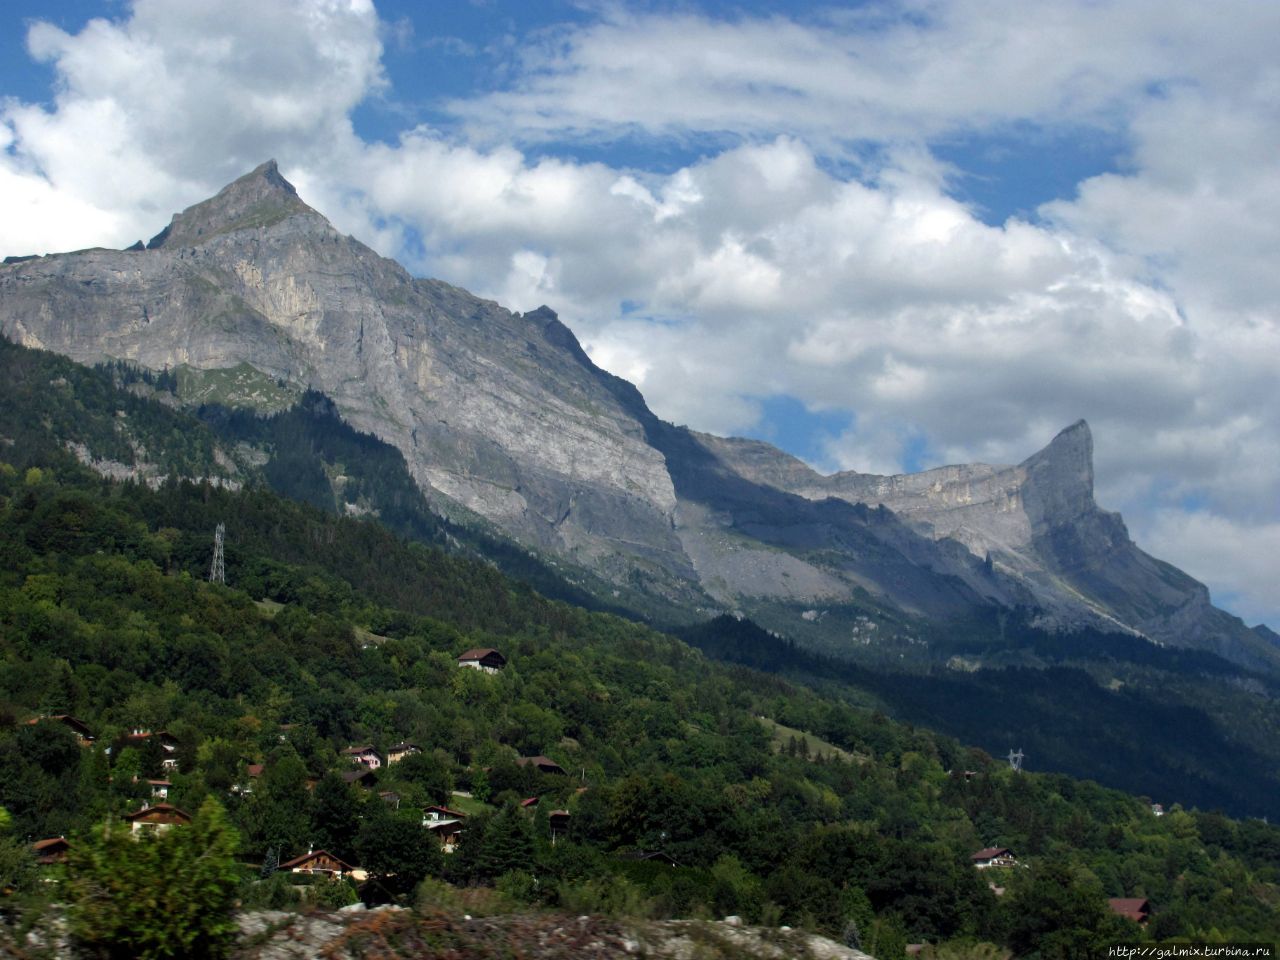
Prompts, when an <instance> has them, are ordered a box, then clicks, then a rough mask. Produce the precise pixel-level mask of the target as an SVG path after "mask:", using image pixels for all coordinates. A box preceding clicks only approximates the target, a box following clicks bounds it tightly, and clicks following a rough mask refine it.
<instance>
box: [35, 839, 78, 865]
mask: <svg viewBox="0 0 1280 960" xmlns="http://www.w3.org/2000/svg"><path fill="white" fill-rule="evenodd" d="M70 850H71V841H70V840H68V839H67V838H66V837H50V838H49V839H48V840H37V841H36V842H35V843H33V844H32V845H31V852H32V853H33V854H35V857H36V863H38V864H40V866H42V867H47V866H49V865H50V864H54V863H62V862H63V861H64V860H66V859H67V853H68V852H69V851H70Z"/></svg>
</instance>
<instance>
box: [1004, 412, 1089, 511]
mask: <svg viewBox="0 0 1280 960" xmlns="http://www.w3.org/2000/svg"><path fill="white" fill-rule="evenodd" d="M1020 468H1021V470H1022V471H1024V472H1025V474H1026V481H1025V482H1024V484H1023V502H1024V504H1025V505H1026V506H1027V508H1028V512H1029V513H1030V515H1031V519H1032V522H1033V523H1037V524H1039V523H1048V524H1054V525H1056V524H1060V523H1069V522H1071V521H1072V520H1073V519H1075V518H1077V517H1080V516H1082V515H1084V514H1087V513H1090V512H1092V511H1093V510H1095V509H1096V506H1095V504H1094V500H1093V434H1092V433H1091V432H1090V430H1089V424H1087V423H1085V422H1084V421H1083V420H1077V421H1076V422H1075V423H1073V424H1072V425H1071V426H1069V427H1067V428H1066V429H1065V430H1063V431H1061V432H1060V433H1059V434H1058V435H1057V436H1056V437H1054V438H1053V439H1052V440H1050V441H1049V445H1048V446H1046V447H1045V448H1044V449H1043V450H1041V451H1039V452H1038V453H1034V454H1032V455H1031V456H1030V457H1028V458H1027V459H1026V460H1024V461H1023V462H1022V464H1021V467H1020Z"/></svg>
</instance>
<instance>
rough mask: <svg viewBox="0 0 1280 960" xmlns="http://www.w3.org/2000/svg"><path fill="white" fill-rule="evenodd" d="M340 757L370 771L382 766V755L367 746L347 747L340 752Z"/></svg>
mask: <svg viewBox="0 0 1280 960" xmlns="http://www.w3.org/2000/svg"><path fill="white" fill-rule="evenodd" d="M342 755H343V756H344V757H346V758H347V759H348V760H352V761H354V762H356V763H358V764H361V765H362V766H366V767H368V768H369V769H370V770H377V769H378V768H379V767H380V766H382V754H380V753H379V752H378V751H377V750H375V749H374V748H373V747H371V746H369V745H368V744H363V745H361V746H355V747H347V749H345V750H343V751H342Z"/></svg>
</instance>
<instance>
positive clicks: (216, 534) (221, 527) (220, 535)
mask: <svg viewBox="0 0 1280 960" xmlns="http://www.w3.org/2000/svg"><path fill="white" fill-rule="evenodd" d="M226 533H227V527H226V524H223V523H220V524H218V526H217V529H215V530H214V531H213V565H212V566H210V567H209V582H210V583H226V582H227V563H226V558H225V556H224V554H223V550H222V541H223V539H224V537H225V536H226Z"/></svg>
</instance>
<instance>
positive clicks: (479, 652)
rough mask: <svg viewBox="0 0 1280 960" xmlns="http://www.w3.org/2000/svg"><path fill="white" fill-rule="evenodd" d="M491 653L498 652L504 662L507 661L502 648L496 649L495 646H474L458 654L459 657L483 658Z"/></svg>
mask: <svg viewBox="0 0 1280 960" xmlns="http://www.w3.org/2000/svg"><path fill="white" fill-rule="evenodd" d="M490 654H496V655H497V656H498V657H499V658H501V659H502V661H503V662H504V663H505V662H506V659H507V658H506V657H504V656H502V652H501V651H500V650H495V649H494V648H493V647H472V648H471V649H470V650H464V651H463V652H462V653H460V654H458V659H459V660H483V659H484V658H485V657H487V656H489V655H490Z"/></svg>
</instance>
